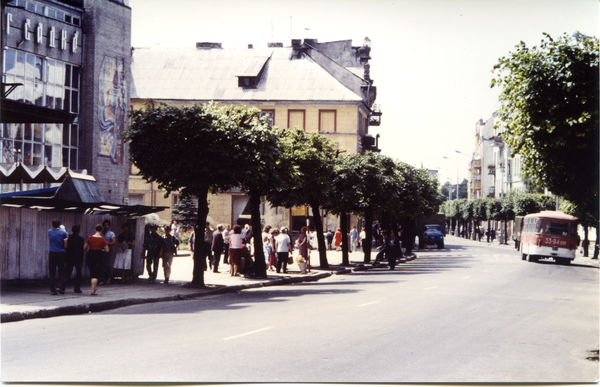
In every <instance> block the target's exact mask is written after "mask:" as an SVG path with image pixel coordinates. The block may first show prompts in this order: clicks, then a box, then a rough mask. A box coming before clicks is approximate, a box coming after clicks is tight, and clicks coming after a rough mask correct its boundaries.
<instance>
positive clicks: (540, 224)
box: [535, 219, 544, 234]
mask: <svg viewBox="0 0 600 387" xmlns="http://www.w3.org/2000/svg"><path fill="white" fill-rule="evenodd" d="M543 225H544V219H537V221H536V222H535V232H536V233H538V234H541V233H542V231H544V227H543Z"/></svg>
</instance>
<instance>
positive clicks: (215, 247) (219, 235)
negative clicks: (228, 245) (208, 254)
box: [211, 224, 225, 273]
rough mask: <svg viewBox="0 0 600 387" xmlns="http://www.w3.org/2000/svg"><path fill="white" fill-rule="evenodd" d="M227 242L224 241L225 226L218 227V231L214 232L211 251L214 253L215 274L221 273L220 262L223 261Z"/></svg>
mask: <svg viewBox="0 0 600 387" xmlns="http://www.w3.org/2000/svg"><path fill="white" fill-rule="evenodd" d="M224 245H225V241H224V240H223V225H222V224H219V225H217V229H216V230H215V231H214V232H213V235H212V243H211V250H212V252H213V256H214V261H213V273H218V272H219V261H221V254H222V253H223V246H224Z"/></svg>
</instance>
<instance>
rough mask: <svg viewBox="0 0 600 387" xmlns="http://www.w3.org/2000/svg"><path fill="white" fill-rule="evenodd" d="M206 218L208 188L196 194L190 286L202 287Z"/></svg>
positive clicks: (204, 265) (204, 263)
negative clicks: (196, 206) (196, 208)
mask: <svg viewBox="0 0 600 387" xmlns="http://www.w3.org/2000/svg"><path fill="white" fill-rule="evenodd" d="M207 216H208V187H205V188H203V189H201V190H199V192H198V219H196V225H195V226H194V233H195V235H196V236H195V238H196V240H195V243H194V269H193V273H192V285H196V286H205V285H204V269H205V268H206V259H205V257H206V251H205V247H204V229H205V228H206V217H207Z"/></svg>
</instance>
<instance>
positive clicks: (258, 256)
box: [250, 191, 267, 278]
mask: <svg viewBox="0 0 600 387" xmlns="http://www.w3.org/2000/svg"><path fill="white" fill-rule="evenodd" d="M250 216H251V218H252V235H253V238H254V265H255V266H254V273H255V274H256V276H257V277H260V278H266V277H267V266H266V264H265V253H264V251H263V240H262V224H261V221H260V193H259V192H256V191H250Z"/></svg>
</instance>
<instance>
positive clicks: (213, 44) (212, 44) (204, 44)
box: [196, 42, 223, 49]
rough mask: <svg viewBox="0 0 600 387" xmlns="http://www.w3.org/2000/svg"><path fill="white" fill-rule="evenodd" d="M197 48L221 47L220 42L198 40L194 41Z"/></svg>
mask: <svg viewBox="0 0 600 387" xmlns="http://www.w3.org/2000/svg"><path fill="white" fill-rule="evenodd" d="M196 48H198V49H211V48H223V47H221V43H209V42H198V43H196Z"/></svg>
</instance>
